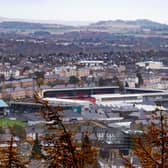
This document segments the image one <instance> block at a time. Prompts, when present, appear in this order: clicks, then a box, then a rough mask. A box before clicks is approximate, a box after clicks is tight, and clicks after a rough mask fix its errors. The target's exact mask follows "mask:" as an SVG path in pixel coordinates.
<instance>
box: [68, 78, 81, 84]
mask: <svg viewBox="0 0 168 168" xmlns="http://www.w3.org/2000/svg"><path fill="white" fill-rule="evenodd" d="M78 82H79V79H78V77H76V76H70V77H69V83H70V84H74V85H76V84H78Z"/></svg>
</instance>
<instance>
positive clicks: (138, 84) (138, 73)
mask: <svg viewBox="0 0 168 168" xmlns="http://www.w3.org/2000/svg"><path fill="white" fill-rule="evenodd" d="M136 77H137V78H138V83H136V87H140V86H142V85H143V83H144V81H143V78H142V74H141V73H140V72H137V73H136Z"/></svg>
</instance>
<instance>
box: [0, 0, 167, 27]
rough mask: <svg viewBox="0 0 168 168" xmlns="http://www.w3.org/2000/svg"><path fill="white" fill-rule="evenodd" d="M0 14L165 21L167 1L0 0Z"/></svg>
mask: <svg viewBox="0 0 168 168" xmlns="http://www.w3.org/2000/svg"><path fill="white" fill-rule="evenodd" d="M0 16H1V17H9V18H24V19H36V20H37V19H38V20H39V19H40V20H65V21H98V20H114V19H126V20H133V19H138V18H140V19H142V18H146V19H151V20H154V21H159V22H161V23H167V24H168V0H0Z"/></svg>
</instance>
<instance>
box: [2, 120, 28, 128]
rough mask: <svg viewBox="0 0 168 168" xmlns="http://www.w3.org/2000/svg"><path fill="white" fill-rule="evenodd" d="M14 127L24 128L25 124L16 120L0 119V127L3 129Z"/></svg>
mask: <svg viewBox="0 0 168 168" xmlns="http://www.w3.org/2000/svg"><path fill="white" fill-rule="evenodd" d="M14 125H18V126H22V127H25V126H26V123H25V122H22V121H18V120H10V119H0V127H3V126H9V127H12V126H14Z"/></svg>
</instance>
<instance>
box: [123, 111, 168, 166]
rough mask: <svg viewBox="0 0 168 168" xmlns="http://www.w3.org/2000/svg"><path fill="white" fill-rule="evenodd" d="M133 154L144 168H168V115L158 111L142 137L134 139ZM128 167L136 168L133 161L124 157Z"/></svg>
mask: <svg viewBox="0 0 168 168" xmlns="http://www.w3.org/2000/svg"><path fill="white" fill-rule="evenodd" d="M133 140H134V148H133V154H134V155H135V156H136V157H137V158H138V160H139V162H140V164H141V165H142V167H143V168H167V167H168V159H167V158H168V145H167V143H168V127H167V114H166V113H165V112H164V111H163V110H161V109H157V110H156V111H155V113H154V114H153V115H152V119H151V121H150V123H149V125H148V127H147V128H146V129H145V130H144V132H143V134H142V135H137V136H135V137H133ZM122 158H123V160H124V163H125V166H126V167H129V168H134V165H133V164H132V162H131V159H129V158H126V157H123V156H122Z"/></svg>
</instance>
